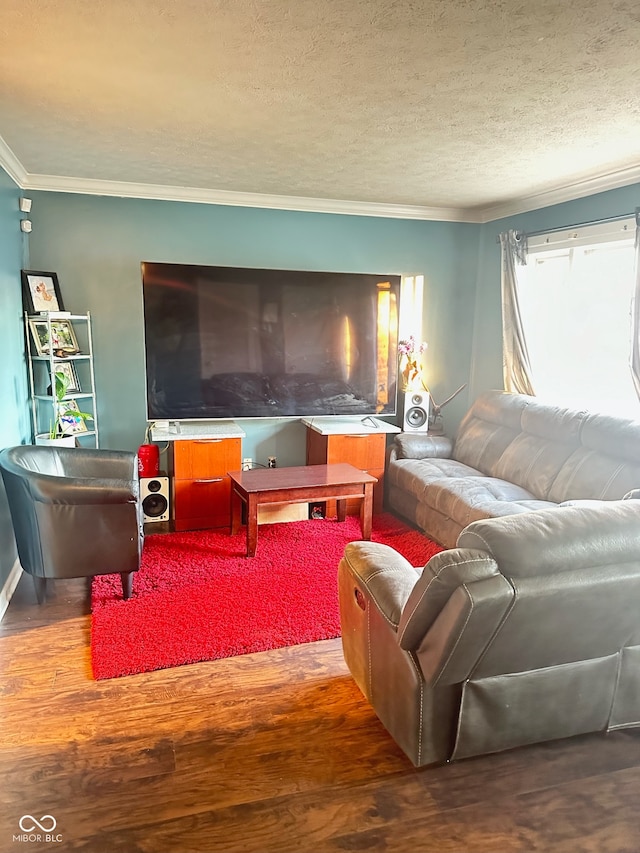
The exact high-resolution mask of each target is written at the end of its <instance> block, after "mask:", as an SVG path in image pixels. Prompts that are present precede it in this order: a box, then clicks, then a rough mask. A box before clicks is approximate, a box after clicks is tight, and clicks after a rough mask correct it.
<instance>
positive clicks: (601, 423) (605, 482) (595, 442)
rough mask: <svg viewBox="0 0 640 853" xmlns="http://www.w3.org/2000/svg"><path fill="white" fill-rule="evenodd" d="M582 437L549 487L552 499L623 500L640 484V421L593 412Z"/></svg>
mask: <svg viewBox="0 0 640 853" xmlns="http://www.w3.org/2000/svg"><path fill="white" fill-rule="evenodd" d="M580 438H581V446H580V447H578V448H577V449H576V450H575V451H574V453H572V454H571V456H570V457H569V458H568V459H567V461H566V462H565V464H564V465H563V466H562V467H561V469H560V471H559V472H558V476H557V477H556V479H555V481H554V483H553V485H552V487H551V489H550V490H549V499H550V500H553V501H555V502H556V503H562V502H563V501H569V500H576V499H583V498H596V499H600V500H620V499H621V498H623V497H624V496H625V494H627V493H628V492H630V491H632V490H633V489H636V488H638V487H640V422H639V421H633V420H627V419H624V418H616V417H611V416H608V415H589V416H588V417H587V418H586V420H585V422H584V424H583V426H582V430H581V433H580Z"/></svg>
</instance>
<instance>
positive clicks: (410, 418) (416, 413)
mask: <svg viewBox="0 0 640 853" xmlns="http://www.w3.org/2000/svg"><path fill="white" fill-rule="evenodd" d="M404 417H405V420H406V422H407V423H408V424H409V426H412V427H421V426H424V425H425V424H426V422H427V417H428V415H427V412H426V411H425V410H424V409H422V408H420V406H413V407H412V408H411V409H409V410H408V411H407V413H406V414H405V416H404Z"/></svg>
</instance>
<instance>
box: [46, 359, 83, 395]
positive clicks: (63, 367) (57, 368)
mask: <svg viewBox="0 0 640 853" xmlns="http://www.w3.org/2000/svg"><path fill="white" fill-rule="evenodd" d="M53 372H54V373H64V375H65V377H66V379H67V393H70V392H72V391H81V390H82V389H81V388H80V383H79V381H78V374H77V373H76V368H75V366H74V364H73V362H71V361H57V362H56V363H55V365H54V368H53Z"/></svg>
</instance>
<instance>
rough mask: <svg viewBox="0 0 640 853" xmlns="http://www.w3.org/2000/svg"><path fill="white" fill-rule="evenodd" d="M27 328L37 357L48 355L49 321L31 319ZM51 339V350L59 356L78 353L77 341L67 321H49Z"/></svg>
mask: <svg viewBox="0 0 640 853" xmlns="http://www.w3.org/2000/svg"><path fill="white" fill-rule="evenodd" d="M29 328H30V329H31V335H32V337H33V342H34V344H35V347H36V351H37V353H38V355H49V354H50V346H51V344H50V342H49V321H48V320H40V319H38V318H31V319H30V320H29ZM51 337H52V338H53V350H54V352H55V353H56V354H58V353H59V354H60V355H61V356H63V357H64V356H66V355H75V354H76V353H78V352H80V348H79V347H78V339H77V338H76V333H75V332H74V331H73V326H72V325H71V323H70V322H69V320H51Z"/></svg>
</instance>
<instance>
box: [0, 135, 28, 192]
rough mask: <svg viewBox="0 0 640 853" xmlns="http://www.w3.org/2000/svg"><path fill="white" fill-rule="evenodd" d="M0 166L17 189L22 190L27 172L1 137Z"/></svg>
mask: <svg viewBox="0 0 640 853" xmlns="http://www.w3.org/2000/svg"><path fill="white" fill-rule="evenodd" d="M0 166H2V167H3V169H4V170H5V172H6V173H7V175H9V177H10V178H11V180H12V181H13V182H14V183H15V184H17V185H18V187H20V188H22V186H23V183H24V181H25V180H26V179H27V171H26V169H25V168H24V166H23V165H22V163H21V162H20V161H19V160H18V158H17V157H16V155H15V154H14V153H13V151H12V150H11V149H10V148H9V146H8V145H7V143H6V142H5V141H4V139H3V138H2V137H1V136H0Z"/></svg>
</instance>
